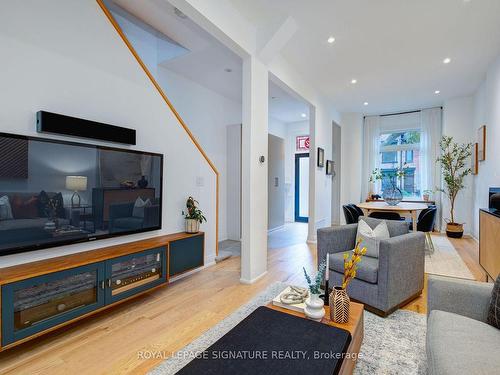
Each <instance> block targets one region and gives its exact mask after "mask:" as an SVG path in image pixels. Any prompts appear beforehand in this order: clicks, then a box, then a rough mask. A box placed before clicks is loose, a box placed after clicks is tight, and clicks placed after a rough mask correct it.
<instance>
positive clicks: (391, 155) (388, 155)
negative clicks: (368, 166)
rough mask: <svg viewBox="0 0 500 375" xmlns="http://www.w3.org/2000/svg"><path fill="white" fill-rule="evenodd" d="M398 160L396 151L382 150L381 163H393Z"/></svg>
mask: <svg viewBox="0 0 500 375" xmlns="http://www.w3.org/2000/svg"><path fill="white" fill-rule="evenodd" d="M397 161H398V153H397V152H394V151H392V152H382V163H395V162H397Z"/></svg>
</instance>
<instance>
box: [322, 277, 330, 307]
mask: <svg viewBox="0 0 500 375" xmlns="http://www.w3.org/2000/svg"><path fill="white" fill-rule="evenodd" d="M323 300H324V301H325V306H328V305H329V304H330V293H329V289H328V280H325V294H324V295H323Z"/></svg>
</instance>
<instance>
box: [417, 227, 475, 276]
mask: <svg viewBox="0 0 500 375" xmlns="http://www.w3.org/2000/svg"><path fill="white" fill-rule="evenodd" d="M432 242H433V243H434V253H432V254H428V253H426V254H425V273H429V274H433V275H441V276H449V277H458V278H461V279H469V280H475V278H474V276H473V275H472V273H471V272H470V270H469V268H468V267H467V265H466V264H465V263H464V261H463V260H462V258H461V257H460V255H459V254H458V253H457V250H455V248H454V247H453V244H452V243H451V242H450V240H448V238H446V237H445V236H432Z"/></svg>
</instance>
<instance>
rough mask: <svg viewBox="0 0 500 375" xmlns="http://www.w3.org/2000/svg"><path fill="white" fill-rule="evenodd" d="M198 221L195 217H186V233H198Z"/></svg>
mask: <svg viewBox="0 0 500 375" xmlns="http://www.w3.org/2000/svg"><path fill="white" fill-rule="evenodd" d="M199 231H200V222H199V221H198V220H196V219H186V233H198V232H199Z"/></svg>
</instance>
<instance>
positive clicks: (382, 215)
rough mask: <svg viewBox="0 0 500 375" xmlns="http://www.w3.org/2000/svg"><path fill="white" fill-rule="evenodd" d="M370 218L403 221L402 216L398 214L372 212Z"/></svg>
mask: <svg viewBox="0 0 500 375" xmlns="http://www.w3.org/2000/svg"><path fill="white" fill-rule="evenodd" d="M368 216H369V217H373V218H375V219H383V220H401V215H400V214H398V213H397V212H372V213H371V214H370V215H368Z"/></svg>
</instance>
